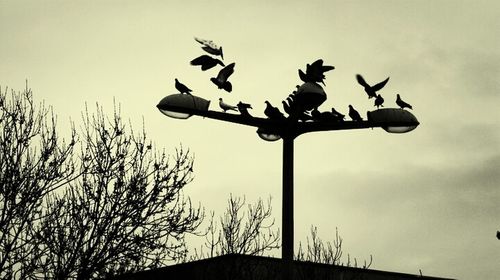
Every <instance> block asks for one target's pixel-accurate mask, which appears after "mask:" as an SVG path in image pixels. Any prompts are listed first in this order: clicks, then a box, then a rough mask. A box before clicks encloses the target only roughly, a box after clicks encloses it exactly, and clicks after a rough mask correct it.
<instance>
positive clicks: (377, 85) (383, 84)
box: [372, 77, 390, 91]
mask: <svg viewBox="0 0 500 280" xmlns="http://www.w3.org/2000/svg"><path fill="white" fill-rule="evenodd" d="M389 78H390V77H387V79H385V80H383V81H382V82H380V83H378V84H376V85H374V86H373V87H372V89H373V90H374V91H379V90H381V89H382V88H383V87H384V86H385V84H387V82H388V81H389Z"/></svg>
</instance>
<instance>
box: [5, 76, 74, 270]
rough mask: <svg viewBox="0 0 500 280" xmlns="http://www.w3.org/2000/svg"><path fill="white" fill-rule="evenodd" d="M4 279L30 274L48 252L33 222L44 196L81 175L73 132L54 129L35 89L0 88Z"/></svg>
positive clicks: (35, 220) (48, 112) (50, 116)
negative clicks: (67, 136)
mask: <svg viewBox="0 0 500 280" xmlns="http://www.w3.org/2000/svg"><path fill="white" fill-rule="evenodd" d="M0 128H1V129H0V278H1V279H12V278H19V279H24V278H27V277H28V275H30V274H31V273H32V272H33V271H34V270H35V269H36V267H37V265H38V264H37V262H36V260H37V259H38V257H40V256H41V255H42V254H43V253H44V251H43V250H41V249H40V248H39V242H38V240H37V239H36V238H35V231H34V227H35V226H36V224H37V223H38V222H39V220H40V219H41V218H43V216H42V210H41V209H42V201H43V198H44V197H45V196H46V195H47V194H48V193H50V192H51V191H53V190H55V189H57V188H59V187H60V186H62V185H64V184H66V183H67V182H69V181H71V180H72V179H74V178H75V177H76V176H77V172H76V170H75V165H74V163H73V158H72V155H73V150H74V144H75V140H76V139H75V131H74V129H73V130H71V140H70V142H69V143H68V144H66V143H65V142H64V141H62V140H61V139H60V138H59V136H58V134H57V131H56V118H55V117H54V114H53V113H52V110H51V109H47V108H45V106H44V105H43V104H41V105H39V106H38V107H37V106H36V105H35V104H34V101H33V94H32V91H31V90H30V89H28V87H27V86H26V89H25V90H24V92H22V93H19V92H14V91H11V93H10V94H9V93H8V89H7V88H6V89H5V90H4V91H2V89H1V88H0Z"/></svg>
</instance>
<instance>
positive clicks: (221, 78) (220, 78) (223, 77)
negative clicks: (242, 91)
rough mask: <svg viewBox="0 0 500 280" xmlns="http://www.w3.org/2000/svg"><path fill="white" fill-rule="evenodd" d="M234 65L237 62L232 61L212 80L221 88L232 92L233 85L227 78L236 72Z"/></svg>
mask: <svg viewBox="0 0 500 280" xmlns="http://www.w3.org/2000/svg"><path fill="white" fill-rule="evenodd" d="M234 65H235V63H234V62H233V63H231V64H229V65H228V66H226V67H224V68H222V69H221V70H220V71H219V74H218V75H217V78H211V79H210V81H212V83H214V84H215V85H217V87H218V88H219V89H224V90H225V91H227V92H231V91H232V90H233V85H231V82H229V81H228V80H227V79H228V78H229V76H231V74H233V73H234Z"/></svg>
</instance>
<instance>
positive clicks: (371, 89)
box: [356, 74, 389, 98]
mask: <svg viewBox="0 0 500 280" xmlns="http://www.w3.org/2000/svg"><path fill="white" fill-rule="evenodd" d="M356 79H357V80H358V83H359V84H360V85H362V86H363V87H364V88H365V92H366V94H368V98H372V97H377V91H379V90H381V89H382V88H383V87H384V86H385V84H387V82H388V81H389V77H387V79H385V80H383V81H382V82H380V83H378V84H376V85H374V86H370V85H369V84H368V83H367V82H366V81H365V79H363V76H361V75H360V74H356Z"/></svg>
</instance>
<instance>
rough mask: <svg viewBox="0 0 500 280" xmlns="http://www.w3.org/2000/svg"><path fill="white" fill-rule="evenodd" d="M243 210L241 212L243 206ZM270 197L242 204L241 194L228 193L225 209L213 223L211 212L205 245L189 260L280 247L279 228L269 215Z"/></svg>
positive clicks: (252, 253) (258, 251)
mask: <svg viewBox="0 0 500 280" xmlns="http://www.w3.org/2000/svg"><path fill="white" fill-rule="evenodd" d="M244 206H247V208H246V211H245V207H244ZM271 214H272V208H271V198H269V200H268V201H267V203H264V201H263V200H262V199H259V200H258V201H257V202H256V203H255V204H246V199H245V197H243V198H241V197H234V196H233V195H230V197H229V199H228V205H227V209H226V211H225V212H224V214H223V215H222V216H221V217H220V219H219V222H218V223H217V221H216V220H214V213H212V217H211V219H210V224H209V226H208V227H207V231H206V233H205V244H203V245H202V247H201V249H200V250H195V252H194V255H193V256H191V257H190V259H191V260H196V259H202V258H206V257H215V256H220V255H226V254H245V255H257V256H261V255H263V254H264V253H265V252H266V251H271V250H273V249H277V248H280V242H279V241H280V233H279V229H275V228H274V219H273V218H272V217H271Z"/></svg>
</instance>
